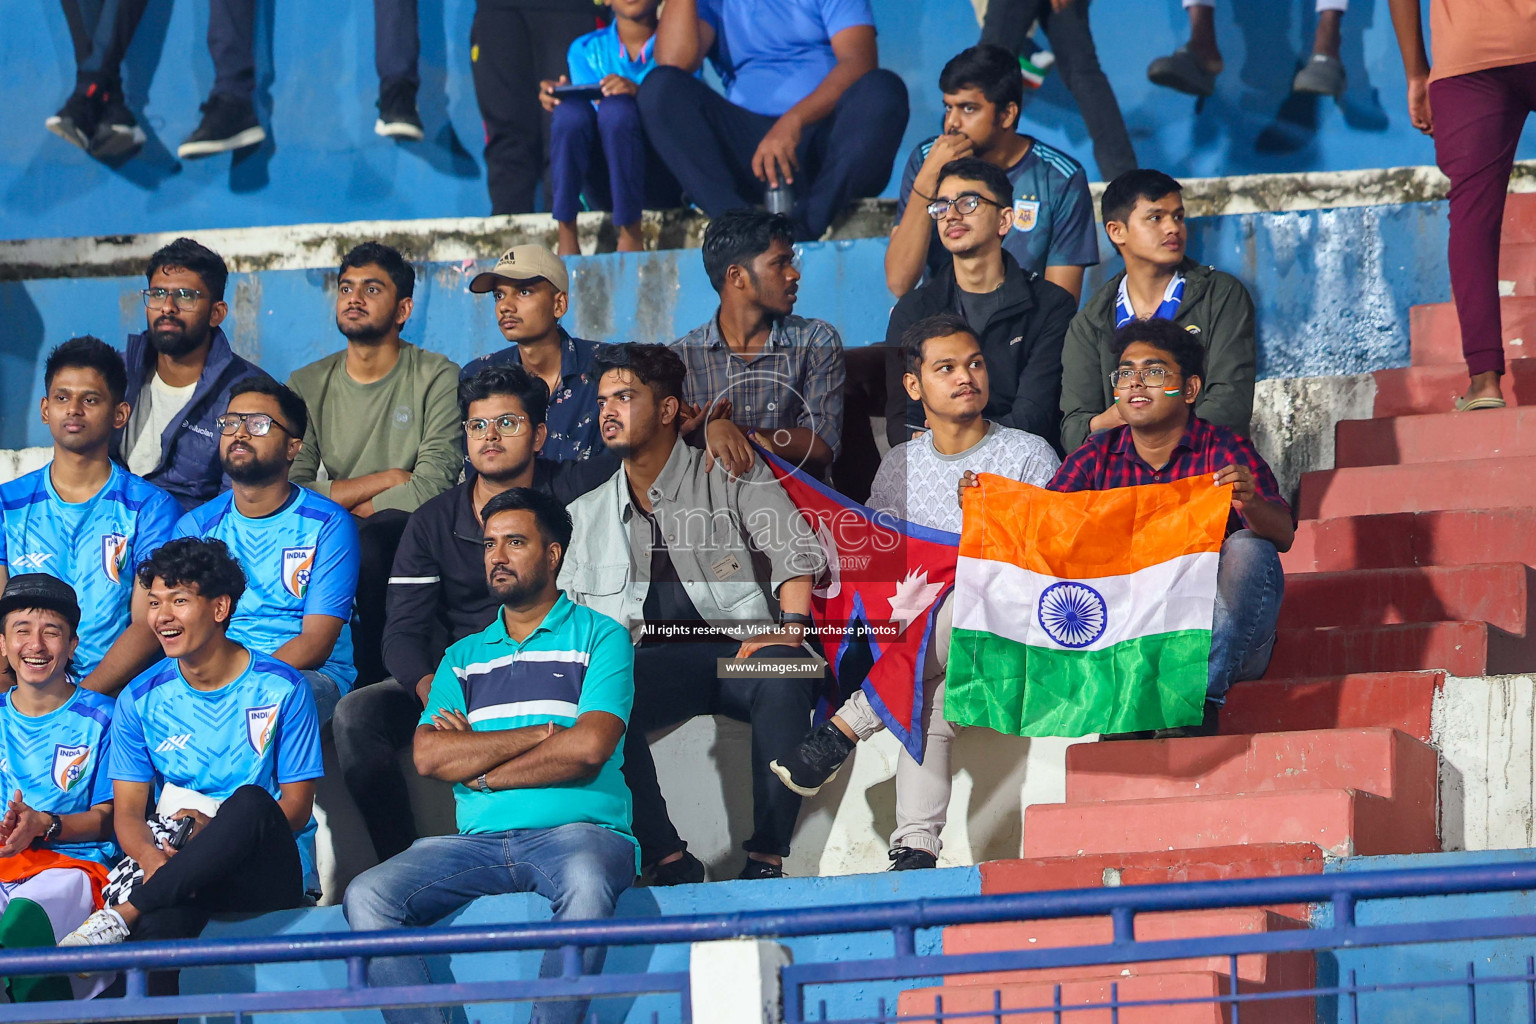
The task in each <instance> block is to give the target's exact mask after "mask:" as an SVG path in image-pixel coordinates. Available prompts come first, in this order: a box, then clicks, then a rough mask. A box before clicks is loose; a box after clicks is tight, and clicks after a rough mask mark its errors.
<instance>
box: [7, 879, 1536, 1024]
mask: <svg viewBox="0 0 1536 1024" xmlns="http://www.w3.org/2000/svg"><path fill="white" fill-rule="evenodd" d="M1525 889H1536V862H1522V863H1512V864H1479V865H1465V866H1448V867H1432V868H1414V869H1402V870H1393V871H1377V872H1359V873H1340V874H1326V875H1293V876H1286V877H1280V878H1262V879H1239V880H1229V881H1219V882H1194V883H1180V884H1166V885H1143V886H1127V887H1120V888H1103V889H1082V890H1071V891H1060V892H1044V893H1013V894H1005V895H990V896H967V897H955V898H945V899H921V900H910V901H904V902H897V903H879V904H867V905H858V906H835V907H807V908H796V909H786V910H772V911H751V912H740V913H730V914H707V915H691V916H686V917H663V918H655V919H644V920H613V921H587V922H576V923H562V924H555V923H544V924H521V925H507V926H496V927H489V926H475V927H448V928H430V929H411V930H402V931H393V932H371V933H369V932H364V933H338V934H329V935H307V936H274V937H270V938H261V939H214V940H199V941H193V942H159V943H128V944H125V945H120V946H111V947H96V948H73V949H52V948H49V949H23V950H7V951H0V976H6V977H9V976H14V975H37V974H70V973H77V972H78V973H91V972H100V971H126V972H127V979H128V982H127V995H126V996H124V997H122V998H110V999H108V998H104V999H96V1000H92V1001H89V1002H51V1003H30V1004H19V1005H8V1006H0V1022H8V1021H30V1022H38V1024H42V1022H54V1021H57V1022H65V1021H85V1020H89V1021H103V1020H127V1019H133V1018H142V1017H177V1016H200V1015H219V1016H224V1017H228V1016H230V1015H232V1014H234V1015H244V1014H249V1013H258V1012H259V1013H270V1012H306V1011H308V1012H312V1011H320V1010H342V1009H366V1008H379V1007H387V1006H425V1005H463V1004H466V1003H493V1002H511V1001H519V1002H521V1001H528V1000H533V999H561V998H566V999H591V998H598V997H605V996H608V997H619V996H639V995H646V994H672V995H675V996H676V997H677V998H678V999H679V1001H680V1006H681V1010H680V1019H681V1020H682V1021H685V1022H686V1021H688V1020H689V1019H690V1013H689V1008H688V1007H689V999H688V990H689V979H688V975H687V973H686V972H670V973H644V974H641V973H633V974H618V973H616V974H602V975H583V974H582V973H581V971H580V957H579V951H580V949H581V948H583V947H589V946H606V947H624V946H661V945H673V944H682V943H691V942H700V941H707V940H712V939H726V938H738V937H764V938H769V937H772V938H795V937H804V936H815V935H834V934H849V933H869V932H877V933H878V932H889V933H890V934H891V937H892V955H891V956H889V957H879V958H874V959H862V960H846V961H841V962H811V963H796V964H792V965H789V966H786V967H784V968H782V969H781V978H782V980H783V983H784V987H785V1000H784V1011H785V1019H786V1021H787V1022H788V1024H799V1022H802V1021H807V1020H812V1019H826V1016H825V1011H824V1010H823V1011H822V1012H821V1014H820V1015H819V1016H818V1017H816V1018H812V1017H808V1016H807V1014H806V1003H807V999H806V998H805V992H806V989H807V988H808V987H810V986H825V985H847V984H869V983H874V982H888V981H891V980H894V979H913V978H931V977H934V976H956V975H964V974H974V973H981V972H995V971H1017V970H1029V969H1039V968H1065V967H1083V966H1096V965H1106V964H1124V963H1134V962H1148V961H1159V960H1183V959H1194V958H1210V957H1223V958H1228V959H1229V960H1230V962H1231V964H1232V970H1231V972H1230V974H1231V979H1232V981H1233V989H1232V991H1231V992H1229V993H1227V994H1226V995H1223V996H1220V997H1216V998H1215V999H1214V1000H1205V1002H1212V1001H1215V1002H1221V1003H1224V1004H1226V1005H1229V1006H1231V1007H1233V1008H1234V1014H1233V1015H1234V1016H1236V1014H1237V1012H1238V1011H1239V1010H1240V1007H1241V1006H1242V1005H1243V1004H1245V1003H1250V1002H1255V1001H1260V1000H1270V999H1278V998H1298V997H1306V998H1312V997H1338V998H1340V999H1342V1000H1345V1001H1346V1002H1347V1001H1349V1000H1351V999H1353V998H1356V997H1357V996H1358V993H1360V992H1364V991H1381V990H1385V989H1388V988H1393V987H1403V986H1384V985H1368V986H1360V985H1356V984H1355V982H1354V980H1353V978H1351V979H1350V981H1349V983H1348V984H1343V983H1341V984H1339V985H1332V986H1316V987H1314V988H1311V989H1307V990H1298V991H1295V992H1285V993H1254V992H1247V993H1240V992H1238V991H1237V987H1236V978H1237V973H1238V972H1237V970H1236V963H1237V957H1238V956H1242V955H1252V954H1273V953H1317V952H1325V951H1328V950H1346V949H1352V948H1356V947H1366V946H1395V945H1406V944H1414V943H1429V942H1446V941H1457V940H1469V939H1502V938H1513V937H1519V936H1536V915H1513V916H1502V917H1484V918H1469V919H1461V920H1451V921H1432V922H1423V923H1417V924H1397V925H1359V924H1357V923H1356V921H1355V908H1356V905H1357V904H1358V903H1359V902H1360V901H1362V900H1373V899H1388V898H1409V897H1426V896H1442V895H1449V894H1458V893H1488V892H1509V891H1517V890H1525ZM1277 904H1326V905H1329V906H1331V908H1332V920H1331V922H1329V923H1327V924H1325V925H1323V926H1314V927H1312V928H1305V929H1296V930H1290V931H1278V932H1263V933H1253V934H1241V935H1226V936H1212V937H1203V938H1194V939H1168V940H1158V941H1137V940H1136V938H1135V918H1136V915H1138V914H1141V913H1146V912H1160V911H1173V910H1212V909H1220V908H1231V907H1255V906H1273V905H1277ZM1091 916H1108V917H1109V918H1110V920H1111V921H1112V922H1113V940H1112V941H1111V942H1109V943H1104V944H1101V945H1093V946H1079V947H1073V948H1047V949H1028V950H1012V951H1007V952H988V953H969V954H957V955H944V954H927V955H924V954H919V953H918V952H917V933H918V932H919V931H921V930H923V929H930V928H940V927H946V926H950V925H960V924H983V923H989V922H1000V921H1029V920H1037V921H1038V920H1052V919H1060V918H1068V917H1091ZM556 948H559V949H563V950H564V951H565V965H566V969H565V971H564V974H563V976H562V977H558V978H548V979H542V980H509V979H500V980H495V981H483V982H466V983H458V982H454V983H447V984H434V985H428V986H422V987H413V988H406V989H382V988H374V987H371V986H369V985H368V983H367V977H366V963H367V960H368V959H369V958H371V957H377V956H401V955H415V956H440V955H444V954H457V953H486V952H513V951H525V950H547V949H556ZM299 961H340V962H343V963H344V964H345V965H346V982H345V984H344V985H340V986H335V987H330V988H319V989H312V990H302V991H267V992H223V993H205V994H188V995H178V996H149V995H147V994H146V991H145V981H146V974H145V972H146V971H151V970H166V969H176V970H184V969H187V968H194V967H216V966H236V965H253V964H273V963H293V962H299ZM1495 982H1496V983H1507V984H1517V983H1519V984H1524V985H1526V986H1527V988H1528V989H1529V990H1530V992H1531V999H1530V1004H1529V1005H1530V1010H1529V1015H1528V1019H1529V1021H1531V1022H1532V1024H1536V970H1533V969H1531V968H1530V967H1529V965H1528V969H1527V972H1526V974H1525V975H1501V976H1499V977H1497V978H1484V979H1477V978H1476V977H1475V976H1474V977H1473V978H1472V979H1471V980H1468V979H1466V978H1462V979H1458V980H1456V981H1455V982H1454V984H1459V985H1463V986H1474V987H1475V985H1477V984H1490V983H1495ZM1452 983H1453V982H1448V981H1446V980H1444V979H1439V980H1436V979H1425V980H1424V981H1423V982H1421V983H1419V984H1421V985H1422V986H1426V987H1428V986H1443V985H1447V984H1452ZM1410 987H1411V986H1410ZM1112 998H1115V999H1117V997H1113V996H1112ZM1059 1000H1060V993H1059V990H1058V993H1057V1001H1058V1002H1059ZM1178 1003H1179V1001H1178V1000H1171V1001H1170V1000H1164V1001H1160V1002H1159V1003H1158V1004H1159V1005H1177V1004H1178ZM1132 1005H1139V1006H1146V1005H1153V1003H1151V1002H1147V1001H1142V1002H1139V1003H1136V1002H1118V1000H1117V1008H1118V1007H1126V1006H1132ZM1474 1005H1475V1001H1474ZM1108 1006H1109V1004H1108V1003H1101V1004H1098V1005H1097V1007H1096V1009H1098V1010H1099V1011H1100V1012H1102V1011H1103V1010H1104V1009H1105V1008H1107V1007H1108ZM1027 1009H1035V1010H1039V1011H1041V1012H1046V1013H1052V1012H1055V1013H1056V1014H1057V1015H1058V1016H1057V1019H1062V1017H1063V1016H1065V1017H1066V1018H1067V1019H1070V1017H1071V1016H1073V1015H1074V1014H1075V1013H1076V1012H1077V1011H1078V1010H1079V1009H1081V1008H1070V1007H1053V1006H1050V1005H1046V1006H1043V1007H1031V1008H1027ZM1004 1011H1005V1008H1003V1007H998V1008H996V1009H995V1010H988V1011H986V1012H985V1013H981V1014H980V1015H979V1016H978V1015H977V1013H975V1012H967V1013H965V1014H950V1013H944V1012H942V1008H940V1012H938V1013H935V1012H931V1011H928V1010H926V1009H925V1010H924V1011H922V1012H921V1014H919V1015H917V1016H908V1017H905V1018H898V1017H897V1016H895V1015H894V1014H887V1013H886V1011H885V1008H884V1004H883V1003H882V1004H881V1007H880V1010H879V1012H878V1015H876V1016H873V1017H864V1018H858V1019H857V1020H858V1021H860V1022H864V1024H874V1022H885V1021H895V1020H898V1019H904V1020H912V1021H917V1020H922V1021H935V1020H956V1021H958V1020H965V1019H969V1020H989V1019H990V1020H998V1019H1001V1018H1000V1016H999V1014H1000V1013H1002V1012H1004ZM1006 1012H1009V1013H1017V1012H1021V1008H1011V1007H1010V1008H1006ZM1110 1012H1111V1013H1114V1012H1116V1011H1115V1010H1111V1011H1110ZM1470 1012H1471V1013H1472V1016H1471V1017H1469V1018H1468V1019H1470V1020H1473V1021H1475V1020H1476V1016H1475V1009H1473V1010H1471V1011H1470ZM1344 1019H1348V1017H1347V1016H1346V1017H1345V1018H1344ZM701 1024H708V1022H701ZM844 1024H854V1019H852V1018H845V1019H844Z"/></svg>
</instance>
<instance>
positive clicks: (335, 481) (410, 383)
mask: <svg viewBox="0 0 1536 1024" xmlns="http://www.w3.org/2000/svg"><path fill="white" fill-rule="evenodd" d="M415 287H416V272H415V271H414V270H412V269H411V265H410V264H409V263H407V262H405V259H404V257H402V256H401V255H400V253H399V252H398V251H396V250H395V249H392V248H390V247H389V246H387V245H383V244H381V243H379V242H364V243H362V244H361V245H358V246H356V247H355V248H353V249H352V250H351V251H350V252H348V253H347V254H346V256H344V257H342V260H341V268H340V269H339V270H338V271H337V282H336V329H337V330H339V331H340V332H341V334H342V336H343V337H344V338H346V339H347V347H346V348H345V349H343V350H342V351H340V352H336V353H334V354H332V355H329V356H326V357H325V358H324V359H319V360H316V361H315V362H313V363H310V364H309V365H308V366H305V367H302V368H300V369H298V370H295V371H294V372H293V374H292V376H290V377H289V378H288V386H289V387H290V388H292V389H293V390H294V392H296V393H297V394H298V396H299V397H300V398H302V399H303V400H304V405H305V406H306V407H307V408H308V410H309V426H308V427H307V428H306V431H305V434H304V446H303V447H302V448H300V449H299V454H298V457H297V458H296V459H294V462H293V469H292V470H290V472H289V479H290V480H292V481H293V482H294V483H296V484H299V485H300V486H303V487H307V488H309V489H310V490H312V491H316V492H318V493H320V494H323V495H325V496H326V497H327V498H330V499H331V500H332V501H334V502H336V504H338V505H340V506H341V507H342V508H345V509H347V510H348V511H349V512H351V513H352V514H353V515H354V516H356V517H357V518H358V542H359V544H360V546H361V551H362V557H361V559H360V566H361V569H360V573H359V576H358V588H357V595H358V600H357V620H358V622H357V625H358V629H357V636H356V638H355V639H356V641H357V643H356V655H357V672H358V680H359V681H360V682H361V683H362V684H364V685H366V684H368V683H373V682H377V681H378V680H380V679H382V678H384V675H385V668H384V662H383V660H382V659H381V658H380V656H379V648H380V644H381V643H382V640H383V633H384V589H385V585H386V582H387V580H388V578H389V566H390V563H391V562H393V561H394V558H395V549H396V547H398V546H399V544H400V531H402V530H404V529H405V521H406V519H407V518H408V517H409V516H410V514H411V513H412V512H414V511H415V510H416V509H417V508H419V507H420V506H421V503H422V502H424V501H426V500H427V499H428V498H432V497H434V496H436V495H438V494H441V493H443V492H444V491H446V490H447V489H448V488H450V487H452V486H453V484H454V482H455V481H456V480H458V478H459V472H460V471H461V470H462V469H463V465H464V457H463V451H462V449H461V448H460V447H459V416H458V411H459V410H458V403H457V401H456V400H455V394H456V392H457V390H458V380H459V367H458V364H456V363H454V362H452V361H451V360H449V359H448V358H447V357H446V356H443V355H440V354H438V353H436V352H428V351H427V350H425V349H422V348H418V347H416V346H415V345H412V344H411V343H410V342H407V341H403V340H402V339H401V337H400V331H401V330H402V329H403V328H404V327H405V324H406V321H408V320H409V319H410V316H411V311H412V308H413V306H412V294H413V292H414V291H415ZM322 468H323V469H324V476H325V479H323V480H322V479H319V477H320V475H321V470H322Z"/></svg>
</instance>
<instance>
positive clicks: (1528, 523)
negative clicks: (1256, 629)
mask: <svg viewBox="0 0 1536 1024" xmlns="http://www.w3.org/2000/svg"><path fill="white" fill-rule="evenodd" d="M1504 561H1510V562H1523V563H1525V564H1526V565H1530V566H1536V508H1508V509H1486V510H1485V509H1464V510H1457V511H1448V512H1419V513H1395V514H1387V515H1377V516H1343V517H1339V518H1334V519H1307V520H1303V521H1302V522H1300V523H1298V524H1297V526H1296V542H1295V543H1294V544H1292V545H1291V550H1289V551H1287V552H1286V553H1285V554H1283V555H1281V556H1280V563H1281V565H1283V566H1284V567H1285V574H1286V584H1287V586H1289V584H1290V581H1291V579H1292V578H1294V577H1295V576H1296V575H1299V574H1302V573H1309V572H1337V571H1342V570H1345V569H1389V568H1394V567H1406V566H1413V565H1439V566H1450V565H1477V564H1482V563H1487V562H1504Z"/></svg>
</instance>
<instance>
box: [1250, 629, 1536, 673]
mask: <svg viewBox="0 0 1536 1024" xmlns="http://www.w3.org/2000/svg"><path fill="white" fill-rule="evenodd" d="M1533 668H1536V642H1533V640H1532V638H1529V637H1516V636H1510V635H1509V634H1508V633H1505V632H1504V631H1503V630H1500V629H1498V628H1496V627H1494V626H1490V625H1488V624H1487V623H1486V622H1412V623H1406V624H1404V625H1401V626H1328V627H1323V628H1320V629H1282V630H1280V631H1279V632H1278V636H1277V639H1276V641H1275V653H1274V657H1273V658H1271V659H1270V662H1269V669H1268V671H1266V672H1265V673H1264V675H1265V678H1267V679H1288V678H1292V677H1296V676H1342V675H1350V674H1352V673H1357V672H1421V671H1429V670H1438V671H1441V672H1447V673H1449V674H1451V675H1455V676H1485V675H1501V674H1504V673H1510V672H1527V671H1530V670H1531V669H1533Z"/></svg>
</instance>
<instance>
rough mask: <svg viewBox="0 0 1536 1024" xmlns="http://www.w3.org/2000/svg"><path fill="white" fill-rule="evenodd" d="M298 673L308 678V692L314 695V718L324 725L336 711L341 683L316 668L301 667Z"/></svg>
mask: <svg viewBox="0 0 1536 1024" xmlns="http://www.w3.org/2000/svg"><path fill="white" fill-rule="evenodd" d="M299 675H301V676H303V677H304V678H305V679H307V680H309V692H310V693H312V694H314V695H315V718H316V720H317V721H319V723H320V724H321V725H324V724H325V723H326V722H329V721H330V720H331V716H332V715H334V714H335V713H336V704H337V702H339V701H340V700H341V685H340V684H339V683H337V682H336V680H334V679H332V678H331V677H330V676H328V675H326V674H325V673H324V672H321V671H320V670H319V669H317V668H301V669H299Z"/></svg>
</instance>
